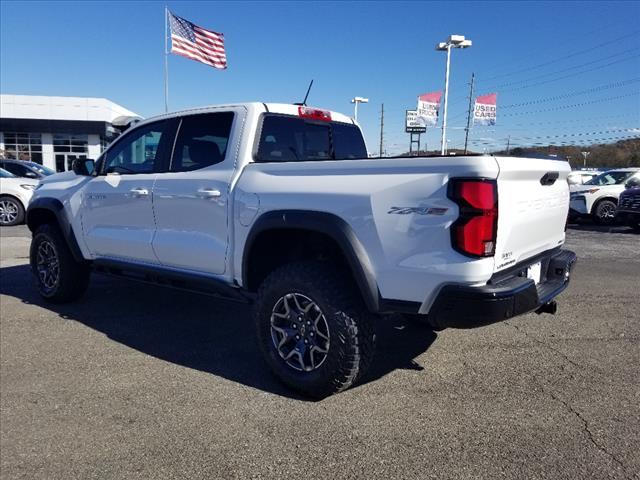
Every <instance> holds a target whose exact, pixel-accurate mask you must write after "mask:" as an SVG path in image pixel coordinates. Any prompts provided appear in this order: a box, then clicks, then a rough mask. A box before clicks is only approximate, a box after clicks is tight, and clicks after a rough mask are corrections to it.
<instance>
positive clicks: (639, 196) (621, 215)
mask: <svg viewBox="0 0 640 480" xmlns="http://www.w3.org/2000/svg"><path fill="white" fill-rule="evenodd" d="M616 218H617V219H618V221H619V222H620V223H623V224H625V225H628V226H630V227H631V228H633V229H634V230H636V231H640V178H639V177H633V178H631V179H630V180H629V181H628V182H627V183H626V185H625V191H624V192H622V193H621V194H620V198H619V199H618V208H617V209H616Z"/></svg>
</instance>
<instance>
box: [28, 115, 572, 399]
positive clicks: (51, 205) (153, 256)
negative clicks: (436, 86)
mask: <svg viewBox="0 0 640 480" xmlns="http://www.w3.org/2000/svg"><path fill="white" fill-rule="evenodd" d="M569 171H570V167H569V164H568V163H567V162H566V161H564V160H558V159H555V160H537V159H524V158H514V157H500V156H491V155H475V156H465V155H457V156H455V157H442V158H438V157H407V158H401V157H400V158H398V157H394V158H388V157H387V158H376V159H368V158H367V149H366V146H365V142H364V138H363V136H362V132H361V131H360V128H359V127H358V125H357V124H356V123H354V121H353V120H352V119H351V118H349V117H348V116H346V115H342V114H339V113H336V112H331V111H327V110H320V109H317V108H310V107H306V106H296V105H286V104H273V103H245V104H236V105H229V106H224V105H223V106H217V107H207V108H202V109H198V110H189V111H185V112H179V113H174V114H167V115H163V116H160V117H157V118H152V119H148V120H146V121H143V122H141V123H139V124H137V125H135V126H134V127H132V128H131V129H129V130H127V131H126V132H125V133H124V134H123V135H122V136H121V137H119V138H118V139H117V140H116V141H115V142H113V143H112V144H111V145H110V146H109V148H108V149H107V150H106V151H105V152H104V153H103V154H102V155H101V157H100V158H99V159H98V161H97V162H95V163H94V162H93V161H92V160H76V161H75V162H74V164H73V171H71V172H66V173H60V174H58V175H54V176H51V177H49V178H46V179H44V180H43V181H42V184H41V186H40V187H39V188H38V189H37V190H36V193H35V196H34V198H33V200H32V202H31V205H30V206H29V210H28V213H27V223H28V226H29V229H30V230H31V231H32V232H33V240H32V244H31V266H32V269H33V272H34V274H35V276H36V281H37V288H38V290H39V293H40V295H41V296H42V297H43V298H45V299H47V300H49V301H52V302H65V301H71V300H73V299H76V298H78V297H79V296H80V295H82V293H83V292H84V291H85V290H86V288H87V285H88V282H89V274H90V272H91V271H92V270H93V271H98V272H104V273H109V274H112V275H117V276H120V277H121V278H130V279H139V280H143V281H147V282H154V283H157V284H159V285H166V286H174V287H178V288H181V289H191V290H193V291H197V292H201V293H210V294H212V295H215V296H218V297H224V298H227V299H232V300H235V301H239V302H245V303H254V304H255V314H254V319H255V326H256V330H257V338H258V342H259V345H260V347H261V350H262V352H263V354H264V358H265V361H266V362H267V364H268V365H269V366H270V367H271V369H272V370H273V372H274V373H275V375H276V376H277V377H278V378H279V379H280V380H281V381H283V382H284V383H285V384H287V385H289V386H290V387H292V388H294V389H297V390H299V391H301V392H302V393H304V394H306V395H310V396H313V397H324V396H327V395H330V394H332V393H335V392H338V391H341V390H344V389H346V388H348V387H349V386H350V385H352V384H353V383H354V382H357V381H358V380H359V379H360V378H362V377H363V376H364V375H365V374H366V370H367V368H368V366H369V365H370V363H371V360H372V356H373V352H374V349H375V348H374V347H375V338H376V336H375V325H376V321H377V320H376V317H378V316H380V317H381V318H382V315H381V314H383V313H402V314H405V315H408V316H411V317H412V318H416V319H420V320H423V321H426V322H429V323H430V324H431V325H432V326H433V327H434V328H437V329H441V328H445V327H458V328H468V327H475V326H481V325H486V324H489V323H493V322H498V321H501V320H505V319H508V318H511V317H514V316H516V315H520V314H523V313H526V312H532V311H538V312H539V313H554V312H555V309H556V303H555V300H554V299H555V297H556V296H557V295H558V294H560V292H562V291H563V290H564V289H565V288H566V287H567V286H568V283H569V278H570V269H571V266H572V265H573V262H574V261H575V258H576V256H575V254H574V253H573V252H571V251H568V250H563V249H562V248H561V247H562V245H563V243H564V240H565V223H566V218H567V211H568V208H569V205H568V203H569V186H568V184H567V181H566V180H567V174H568V173H569ZM498 192H500V194H499V195H498ZM541 205H544V208H541V207H540V206H541ZM176 321H179V319H176Z"/></svg>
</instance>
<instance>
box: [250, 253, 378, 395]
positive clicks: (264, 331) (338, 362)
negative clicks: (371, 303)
mask: <svg viewBox="0 0 640 480" xmlns="http://www.w3.org/2000/svg"><path fill="white" fill-rule="evenodd" d="M287 294H300V295H304V296H306V297H308V298H309V299H311V300H312V301H313V302H314V303H315V304H316V305H317V306H318V307H319V308H320V309H321V311H322V313H323V314H324V318H325V319H326V323H327V326H328V330H329V337H330V343H329V347H328V353H327V354H326V358H325V359H324V361H323V362H322V363H321V364H320V365H319V366H318V367H317V368H315V370H312V371H301V370H295V369H294V368H292V367H291V366H290V365H288V364H287V362H286V361H285V360H284V359H283V358H282V356H281V355H280V354H279V353H278V349H277V347H276V345H275V344H274V341H273V339H272V334H271V316H272V312H273V311H274V308H275V307H276V304H277V303H278V301H279V300H280V299H282V298H283V297H284V296H286V295H287ZM255 323H256V329H257V338H258V343H259V346H260V349H261V350H262V353H263V355H264V358H265V359H266V361H267V364H268V365H269V366H270V367H271V369H272V370H273V372H274V374H275V376H276V377H277V378H278V379H279V380H280V381H282V382H283V383H284V384H285V385H287V386H288V387H290V388H292V389H294V390H296V391H298V392H300V393H302V394H303V395H305V396H310V397H313V398H318V399H320V398H324V397H327V396H329V395H332V394H334V393H337V392H341V391H343V390H346V389H347V388H349V387H350V386H352V385H353V384H354V383H356V382H358V381H359V380H360V379H362V377H363V376H364V375H365V373H366V371H367V369H368V368H369V365H370V364H371V360H372V358H373V355H374V351H375V316H374V315H372V314H371V313H370V312H369V311H368V310H367V308H366V307H365V305H364V302H363V300H362V298H361V296H360V293H359V292H358V291H357V290H356V288H355V286H354V285H353V282H352V281H351V280H350V276H349V274H348V272H344V271H341V270H337V269H335V268H332V267H331V266H330V265H326V264H324V263H322V262H316V261H305V262H297V263H292V264H288V265H285V266H283V267H280V268H279V269H277V270H275V271H274V272H272V273H271V274H270V275H269V276H268V277H267V278H266V279H265V281H264V282H263V283H262V285H261V286H260V288H259V291H258V297H257V300H256V305H255Z"/></svg>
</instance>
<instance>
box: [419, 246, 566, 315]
mask: <svg viewBox="0 0 640 480" xmlns="http://www.w3.org/2000/svg"><path fill="white" fill-rule="evenodd" d="M536 261H540V262H541V277H540V283H539V284H538V285H536V284H535V282H534V281H533V280H531V279H529V278H527V277H526V272H527V267H528V266H529V265H523V266H518V267H515V268H512V269H510V271H511V272H512V275H511V276H507V277H504V274H501V275H500V276H501V277H502V278H500V277H498V278H495V279H492V280H491V281H490V282H489V284H487V285H485V286H482V287H470V286H466V285H446V286H445V287H443V288H442V289H441V290H440V293H439V294H438V296H437V297H436V299H435V301H434V303H433V305H432V307H431V309H430V310H429V314H428V316H429V322H430V323H431V324H432V325H434V326H435V327H438V328H448V327H451V328H473V327H480V326H483V325H489V324H491V323H495V322H500V321H502V320H507V319H509V318H512V317H515V316H517V315H522V314H524V313H528V312H532V311H535V310H538V309H539V308H541V307H542V306H543V305H546V304H547V303H549V302H551V301H552V300H553V299H554V298H555V297H556V296H558V295H559V294H560V293H561V292H562V291H563V290H564V289H565V288H567V286H568V285H569V279H570V272H571V268H572V266H573V264H574V263H575V261H576V254H575V253H573V252H571V251H569V250H559V251H555V252H554V253H552V254H549V255H548V256H546V257H542V258H540V257H538V258H537V259H536Z"/></svg>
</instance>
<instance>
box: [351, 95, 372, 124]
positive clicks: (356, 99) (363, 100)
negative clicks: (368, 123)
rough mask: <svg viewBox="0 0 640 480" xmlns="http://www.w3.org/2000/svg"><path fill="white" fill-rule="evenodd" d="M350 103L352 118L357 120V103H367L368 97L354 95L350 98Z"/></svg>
mask: <svg viewBox="0 0 640 480" xmlns="http://www.w3.org/2000/svg"><path fill="white" fill-rule="evenodd" d="M351 103H353V104H354V106H353V119H354V120H355V121H356V122H357V121H358V104H359V103H369V99H368V98H364V97H354V98H352V99H351Z"/></svg>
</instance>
